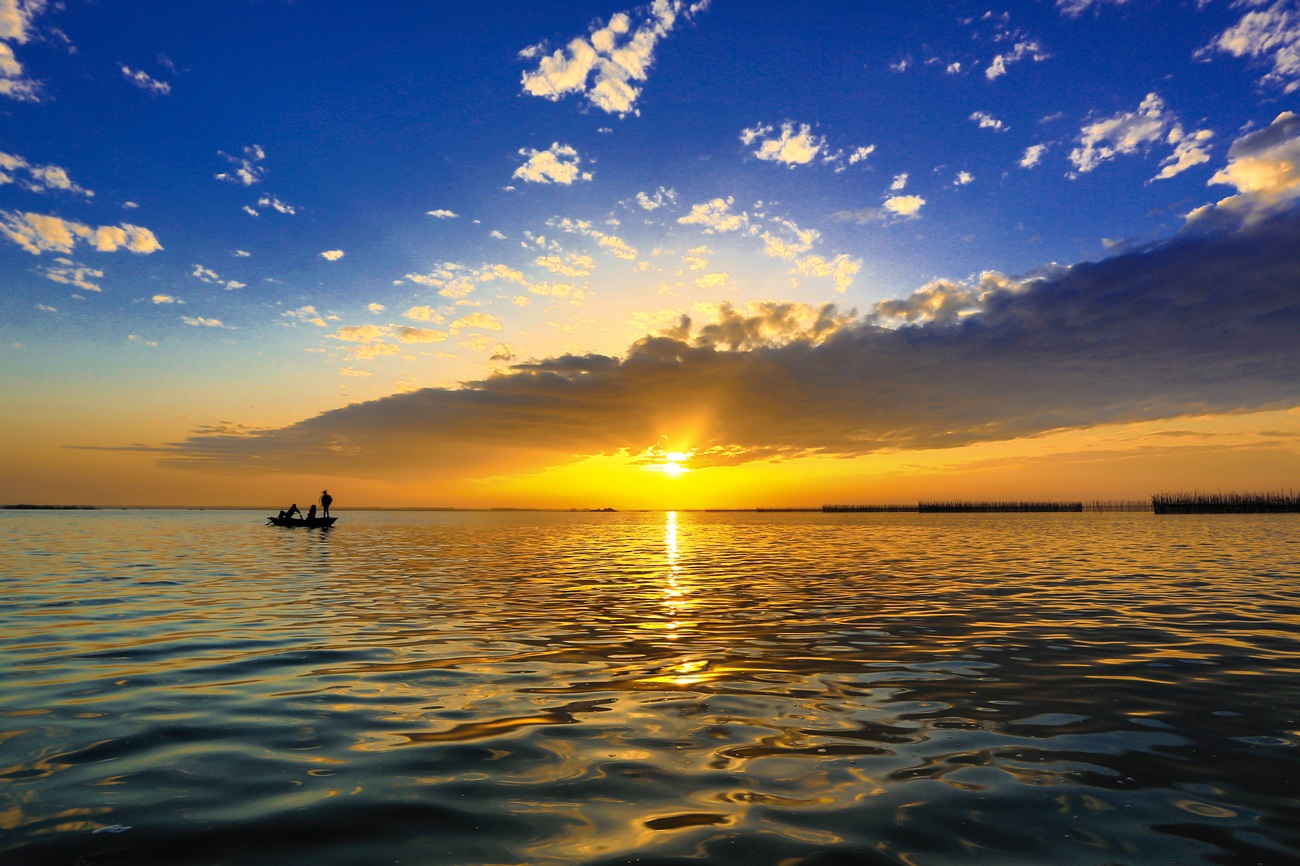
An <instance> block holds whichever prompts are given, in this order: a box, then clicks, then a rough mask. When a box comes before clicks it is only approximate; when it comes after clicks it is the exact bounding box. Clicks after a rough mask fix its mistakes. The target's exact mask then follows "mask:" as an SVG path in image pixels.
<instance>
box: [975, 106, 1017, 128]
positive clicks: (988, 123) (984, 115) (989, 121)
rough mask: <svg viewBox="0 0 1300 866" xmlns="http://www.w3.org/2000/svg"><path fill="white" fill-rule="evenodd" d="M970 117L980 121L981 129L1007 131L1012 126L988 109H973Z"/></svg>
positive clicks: (977, 121)
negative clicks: (990, 112)
mask: <svg viewBox="0 0 1300 866" xmlns="http://www.w3.org/2000/svg"><path fill="white" fill-rule="evenodd" d="M969 119H970V120H973V121H975V122H976V123H978V124H979V125H980V129H992V130H993V131H995V132H1006V131H1007V130H1008V129H1010V128H1011V127H1009V126H1007V125H1006V124H1005V123H1003V122H1002V121H1000V120H998V119H997V118H996V117H994V116H993V115H991V114H989V113H988V112H987V111H972V112H971V115H970V118H969Z"/></svg>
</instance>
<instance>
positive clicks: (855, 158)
mask: <svg viewBox="0 0 1300 866" xmlns="http://www.w3.org/2000/svg"><path fill="white" fill-rule="evenodd" d="M875 151H876V146H875V145H874V144H873V145H870V146H868V147H857V148H854V149H853V152H852V153H850V154H849V165H855V164H857V163H859V162H862V161H863V160H864V159H866V158H867V157H869V156H871V154H873V153H875Z"/></svg>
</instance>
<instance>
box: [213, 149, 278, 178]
mask: <svg viewBox="0 0 1300 866" xmlns="http://www.w3.org/2000/svg"><path fill="white" fill-rule="evenodd" d="M217 153H218V155H220V156H223V157H225V159H226V161H227V162H229V163H231V164H233V165H234V166H235V169H234V171H222V172H218V173H217V174H215V175H214V177H216V179H217V180H224V181H227V182H228V183H237V184H240V185H242V186H252V185H253V184H255V183H259V182H261V180H262V177H263V176H264V175H265V174H266V169H265V167H263V166H262V164H261V163H262V161H263V160H265V159H266V151H265V150H263V149H262V148H261V146H260V145H256V144H250V145H249V146H248V147H245V148H244V151H243V153H244V155H243V156H231V155H230V154H228V153H225V152H224V151H220V150H219V151H217Z"/></svg>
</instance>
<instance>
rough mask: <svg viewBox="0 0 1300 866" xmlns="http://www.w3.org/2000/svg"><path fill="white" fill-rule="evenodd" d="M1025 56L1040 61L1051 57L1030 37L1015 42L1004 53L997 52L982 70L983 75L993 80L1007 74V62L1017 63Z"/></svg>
mask: <svg viewBox="0 0 1300 866" xmlns="http://www.w3.org/2000/svg"><path fill="white" fill-rule="evenodd" d="M1026 57H1029V58H1032V59H1033V60H1034V61H1042V60H1046V59H1047V58H1049V57H1051V55H1050V54H1046V53H1044V51H1043V48H1042V46H1041V45H1039V44H1038V42H1037V41H1036V40H1033V39H1030V40H1027V41H1025V42H1017V43H1016V44H1015V47H1014V48H1012V50H1011V51H1009V52H1007V53H1006V54H999V55H997V56H996V57H994V58H993V62H992V63H990V64H989V67H988V68H987V69H985V70H984V77H986V78H987V79H988V80H989V81H994V80H996V79H998V78H1001V77H1002V76H1003V75H1006V74H1007V64H1009V63H1018V62H1020V61H1021V60H1024V59H1025V58H1026Z"/></svg>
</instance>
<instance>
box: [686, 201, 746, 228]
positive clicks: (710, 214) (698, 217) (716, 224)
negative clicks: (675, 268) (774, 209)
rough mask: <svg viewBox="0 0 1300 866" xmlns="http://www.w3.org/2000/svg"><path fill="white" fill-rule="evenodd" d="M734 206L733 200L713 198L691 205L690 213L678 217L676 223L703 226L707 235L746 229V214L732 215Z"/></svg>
mask: <svg viewBox="0 0 1300 866" xmlns="http://www.w3.org/2000/svg"><path fill="white" fill-rule="evenodd" d="M733 204H735V199H733V198H731V197H728V198H726V199H722V198H715V199H712V200H711V201H707V202H704V203H702V204H697V205H692V206H691V212H690V213H688V214H687V215H686V216H683V217H678V218H677V222H679V223H681V224H682V225H699V226H704V231H705V233H707V234H714V233H718V232H734V231H739V230H740V229H743V228H746V227H748V225H749V215H748V214H746V213H743V212H742V213H739V214H736V213H732V212H731V206H732V205H733Z"/></svg>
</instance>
